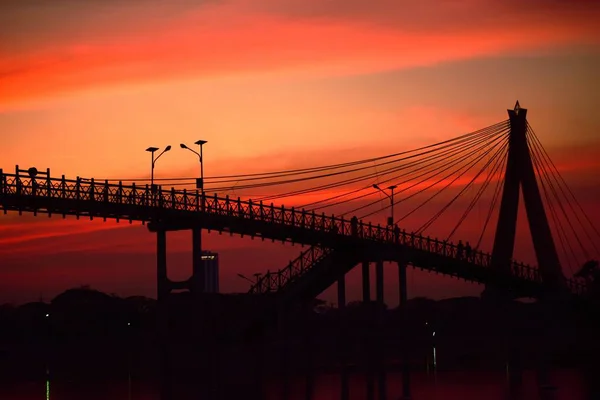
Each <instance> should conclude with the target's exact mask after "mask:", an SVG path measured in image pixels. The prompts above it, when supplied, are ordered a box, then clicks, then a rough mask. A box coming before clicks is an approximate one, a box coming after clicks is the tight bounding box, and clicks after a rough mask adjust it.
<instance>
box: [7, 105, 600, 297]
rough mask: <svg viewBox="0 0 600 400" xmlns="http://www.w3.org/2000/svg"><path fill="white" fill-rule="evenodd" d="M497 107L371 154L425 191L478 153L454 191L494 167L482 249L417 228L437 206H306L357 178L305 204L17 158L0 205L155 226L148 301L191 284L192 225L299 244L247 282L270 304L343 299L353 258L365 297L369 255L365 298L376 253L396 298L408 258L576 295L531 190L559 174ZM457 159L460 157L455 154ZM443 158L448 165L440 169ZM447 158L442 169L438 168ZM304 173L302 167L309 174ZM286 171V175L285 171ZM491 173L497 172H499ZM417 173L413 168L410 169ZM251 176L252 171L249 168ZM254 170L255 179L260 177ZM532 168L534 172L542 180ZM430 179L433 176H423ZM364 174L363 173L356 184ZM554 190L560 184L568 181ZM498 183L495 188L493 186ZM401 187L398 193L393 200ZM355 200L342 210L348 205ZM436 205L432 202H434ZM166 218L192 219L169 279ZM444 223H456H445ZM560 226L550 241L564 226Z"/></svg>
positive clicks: (536, 293) (512, 289) (511, 292)
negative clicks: (383, 214) (435, 134)
mask: <svg viewBox="0 0 600 400" xmlns="http://www.w3.org/2000/svg"><path fill="white" fill-rule="evenodd" d="M508 114H509V119H508V121H503V122H500V123H498V124H494V125H492V126H490V127H487V128H484V129H482V130H479V131H476V132H472V133H469V134H466V135H463V136H460V137H458V138H454V139H451V140H448V141H445V142H441V143H437V144H434V145H430V146H426V147H424V148H421V149H417V150H416V151H415V152H404V153H398V154H396V155H395V156H398V155H399V156H400V158H399V159H400V160H404V164H393V162H395V161H386V157H389V156H386V157H381V158H378V160H379V161H381V163H380V165H385V164H386V163H389V164H392V167H391V168H390V170H391V171H392V172H398V171H403V170H406V171H404V172H403V174H404V175H405V176H406V175H410V174H412V175H411V176H412V177H411V178H410V179H412V181H410V179H409V180H404V181H401V182H399V183H398V184H397V185H396V186H394V187H392V190H393V188H395V187H398V185H400V186H401V187H402V190H401V191H409V190H413V191H417V192H423V191H425V190H427V189H429V188H431V187H434V186H435V185H436V184H439V183H441V184H442V185H445V186H443V187H442V189H440V190H438V192H436V193H434V195H433V196H431V197H430V198H429V200H431V199H433V198H434V197H435V196H437V194H439V193H440V192H441V191H443V190H445V189H446V188H447V187H448V186H450V185H451V184H452V183H455V182H457V181H458V179H459V178H460V177H464V174H465V173H466V172H467V171H468V170H470V169H472V167H473V166H475V165H477V163H479V162H483V163H484V165H483V167H482V168H481V170H480V171H479V172H478V173H477V174H475V175H474V177H473V178H472V179H471V180H470V181H469V182H468V184H467V185H465V186H464V188H463V190H461V191H460V193H459V195H462V194H463V193H464V192H465V189H466V188H468V187H473V186H474V185H475V182H476V180H477V179H478V178H479V179H481V178H482V177H484V176H485V175H486V173H487V177H485V179H484V181H483V184H482V185H481V187H483V188H484V189H485V187H487V186H488V185H489V184H490V183H491V182H492V180H493V179H494V178H497V179H498V184H497V188H496V190H495V194H494V201H493V203H492V204H491V207H490V211H489V213H490V214H491V213H492V211H493V209H494V208H495V204H496V203H497V201H496V200H498V199H501V201H500V207H499V208H500V210H499V218H498V224H497V227H496V232H495V239H494V245H493V249H491V252H484V251H482V250H480V249H478V247H479V246H475V248H473V249H472V248H470V247H466V246H465V245H463V243H462V241H458V242H457V241H450V240H447V239H445V240H444V239H438V238H431V237H429V236H427V235H425V232H424V231H425V230H426V229H427V227H428V226H430V225H431V223H433V222H432V221H435V218H437V217H439V215H437V214H436V216H434V217H433V218H432V219H431V220H429V221H428V222H426V223H425V225H424V227H423V228H421V229H419V230H416V231H406V230H405V229H401V227H400V226H401V224H399V223H398V222H401V220H400V221H394V220H393V217H392V220H391V221H389V222H390V223H389V224H387V225H386V226H381V225H380V224H377V225H375V224H373V223H371V222H369V221H368V220H366V219H365V218H366V217H368V216H370V215H372V214H374V212H371V213H369V214H367V215H366V216H362V217H360V218H359V217H358V216H357V215H355V214H352V215H350V216H348V215H347V214H349V213H344V214H342V215H338V216H336V215H325V213H324V212H320V213H319V212H317V210H318V209H319V207H316V205H317V203H320V202H321V203H322V202H325V203H324V204H325V205H326V206H328V205H332V204H333V205H335V204H339V203H343V202H345V201H347V199H348V198H349V197H346V200H343V199H342V198H343V196H349V195H351V194H353V193H359V194H358V195H357V196H354V197H351V198H350V199H351V200H358V199H360V198H362V197H366V195H361V194H360V190H363V189H364V188H359V189H351V190H349V191H348V192H347V193H345V194H342V195H336V196H332V197H330V198H328V199H325V200H320V201H317V202H313V204H312V205H313V207H312V208H311V207H308V206H307V207H303V208H295V207H285V206H283V205H276V204H273V203H272V202H271V203H266V202H265V200H268V199H269V196H263V198H261V199H256V200H254V199H252V198H248V199H241V198H240V197H238V198H231V197H229V196H228V195H219V194H218V193H215V194H214V195H209V194H207V192H205V191H204V190H191V191H190V190H187V189H183V190H177V189H175V188H171V189H170V190H165V189H163V188H162V187H161V186H157V185H154V184H150V185H148V184H141V185H140V184H136V183H135V182H133V183H123V182H118V183H115V182H113V181H109V180H97V179H93V178H89V179H84V178H81V177H77V178H76V179H67V178H65V176H62V177H54V176H52V175H51V172H50V170H49V169H47V170H46V171H38V170H36V169H34V168H33V169H30V170H21V169H19V167H17V168H16V170H15V172H14V173H8V172H6V171H5V170H0V207H2V208H3V210H4V213H7V212H18V213H20V214H21V213H24V212H26V213H33V214H34V215H37V214H47V215H48V216H52V215H59V216H63V217H66V216H67V215H70V216H75V217H77V218H89V219H93V218H102V219H104V220H106V219H115V220H117V221H128V222H129V223H132V222H133V221H136V222H141V223H144V224H146V223H147V225H148V229H149V230H150V231H151V232H155V233H156V235H157V279H158V300H159V302H162V301H163V300H164V299H165V298H166V296H167V295H168V294H169V293H170V292H171V291H172V290H175V289H189V290H191V291H192V292H194V293H200V292H201V291H202V289H201V288H203V287H204V273H203V264H202V258H201V251H202V245H201V243H202V241H201V232H202V230H203V229H205V230H208V231H211V230H214V231H218V232H220V233H222V232H227V233H230V234H236V235H241V236H250V237H253V238H254V237H256V238H260V239H262V240H272V241H278V242H291V243H296V244H301V245H306V246H309V248H308V249H306V250H304V251H303V252H302V253H301V254H300V256H299V257H298V258H297V259H296V260H293V261H291V262H290V263H289V265H287V266H285V267H284V268H282V269H281V270H279V271H275V272H267V273H265V274H264V275H263V276H262V277H261V278H260V279H259V280H257V281H256V282H255V284H254V285H253V286H252V287H251V288H250V290H249V293H251V294H255V295H261V294H270V295H274V296H276V297H277V298H278V299H279V301H280V302H281V303H282V304H295V303H302V302H305V301H308V300H311V299H313V298H315V297H316V296H318V295H319V294H320V293H321V292H323V291H324V290H325V289H327V288H328V287H330V286H332V285H333V284H335V283H336V282H337V284H338V303H339V304H340V306H343V305H344V304H345V283H344V276H345V275H346V273H347V272H348V271H350V270H351V269H353V268H354V267H355V266H357V265H358V264H361V265H362V270H363V296H364V298H365V300H369V293H368V291H369V289H368V288H369V282H368V279H369V278H368V276H369V265H370V263H372V262H374V263H376V272H377V273H376V279H377V282H376V287H377V300H378V301H380V302H383V294H382V288H383V262H385V261H392V262H395V263H397V264H398V269H399V273H400V284H401V293H402V295H401V298H402V302H401V305H402V303H405V302H406V299H407V294H406V293H407V287H406V268H407V267H408V266H411V267H414V268H420V269H423V270H428V271H432V272H435V273H439V274H443V275H447V276H450V277H455V278H459V279H464V280H467V281H472V282H477V283H480V284H484V285H486V293H488V294H490V295H491V296H496V295H500V294H501V295H502V296H508V297H512V298H516V297H536V298H546V297H549V296H555V297H556V296H558V297H560V298H566V297H565V296H567V297H569V296H570V297H575V298H577V297H585V296H586V295H587V289H588V285H587V284H586V282H584V281H582V280H581V279H577V278H566V277H565V276H564V274H563V271H562V266H561V262H560V260H559V256H558V252H557V250H556V246H555V243H554V239H553V235H552V231H551V228H550V224H549V221H548V217H547V215H546V211H545V207H544V204H546V206H552V202H550V201H549V198H548V197H547V198H546V202H544V201H543V200H542V196H541V193H542V192H543V193H544V194H546V196H547V195H548V193H554V194H556V193H557V191H558V190H563V187H562V186H560V187H559V186H558V184H560V181H559V180H556V181H555V182H558V183H553V182H554V181H552V180H551V179H550V178H549V174H550V173H551V172H552V167H553V166H554V165H553V164H552V162H551V160H549V158H548V157H547V153H545V150H543V147H540V146H541V144H540V143H539V140H538V139H537V137H536V136H535V134H534V133H533V130H532V129H531V126H530V125H529V124H528V122H527V119H526V115H527V110H526V109H523V108H521V107H520V105H519V103H518V102H517V104H516V106H515V108H514V109H512V110H508ZM465 160H467V163H466V164H461V163H462V162H465ZM470 160H473V161H470ZM396 161H397V159H396ZM411 163H412V164H411ZM452 163H454V164H452ZM356 165H358V162H356V163H344V164H339V165H335V166H331V168H329V169H327V168H325V167H317V168H312V169H306V170H298V171H291V172H289V173H285V174H280V175H271V177H277V176H283V177H285V178H286V179H287V180H288V181H305V180H310V179H317V178H322V177H329V178H331V177H332V176H335V175H336V172H333V173H332V172H331V169H336V168H337V169H342V172H339V174H340V175H341V174H343V173H348V172H352V171H353V169H352V168H354V167H355V166H356ZM407 165H410V166H411V167H410V168H411V169H410V170H407V168H408V167H407ZM454 167H455V169H454V170H452V168H454ZM348 168H350V169H348ZM554 169H555V168H554ZM354 170H360V168H354ZM449 170H451V173H449V174H446V172H447V171H449ZM456 171H458V173H457V172H456ZM321 172H322V173H321ZM556 172H557V173H558V171H556ZM319 173H321V175H319ZM309 174H313V175H312V178H311V175H309ZM314 174H317V175H314ZM452 174H455V175H452ZM302 175H304V176H302ZM440 175H441V177H440ZM307 176H308V178H307ZM399 176H402V175H399ZM290 177H292V178H293V179H288V178H290ZM438 177H439V179H438ZM499 177H502V178H503V179H504V180H503V184H501V183H502V182H501V180H500V178H499ZM419 178H423V179H422V180H420V181H417V179H419ZM251 179H255V178H249V180H251ZM256 179H257V180H259V179H260V177H257V178H256ZM392 179H397V181H400V179H398V178H397V177H392V178H389V179H388V181H390V180H392ZM560 179H562V178H560ZM538 180H539V181H540V182H541V184H542V189H543V190H542V191H540V186H539V184H538ZM432 181H434V183H433V184H431V183H429V182H432ZM216 182H217V183H219V182H227V179H221V180H216ZM357 182H358V183H360V182H361V179H357V178H349V179H345V180H338V181H337V182H334V183H326V184H321V185H317V186H313V187H312V188H310V189H309V191H318V190H323V189H328V188H332V187H337V186H340V185H342V184H352V183H357ZM384 182H385V181H384ZM411 182H413V183H411ZM447 182H449V183H447ZM152 183H153V182H152ZM393 183H396V182H393ZM563 183H564V181H563ZM253 185H255V184H254V183H249V184H248V185H247V187H250V188H251V187H254V186H253ZM551 185H553V186H551ZM565 185H566V183H565ZM369 186H371V185H367V187H369ZM565 187H566V186H565ZM216 189H217V190H215V191H218V190H219V189H222V188H218V187H217V188H216ZM377 189H379V188H377ZM521 190H522V193H523V199H524V202H525V207H526V210H527V218H528V222H529V227H530V231H531V234H532V239H533V244H534V250H535V253H536V258H537V261H538V266H537V267H534V266H530V265H526V264H525V263H522V262H519V261H517V260H514V259H513V250H514V242H515V233H516V223H517V212H518V205H519V197H520V191H521ZM565 190H569V189H568V187H566V189H565ZM500 191H502V195H501V196H500ZM481 192H482V191H481V190H479V191H478V192H477V194H476V195H475V198H474V199H472V200H471V202H470V204H469V209H468V210H466V211H465V213H464V214H463V216H462V217H461V220H460V221H459V223H458V225H460V223H462V222H463V221H464V219H465V218H466V217H467V216H468V214H469V211H470V210H472V208H473V206H474V205H475V203H476V202H477V201H478V200H479V198H480V197H481ZM569 192H570V190H569ZM302 193H307V191H306V189H302V190H296V191H292V192H290V193H286V194H284V195H283V196H282V197H284V196H289V195H294V194H302ZM392 193H393V192H392ZM570 193H571V194H572V192H570ZM413 195H414V194H411V195H407V196H404V198H403V199H401V200H400V201H403V200H405V199H406V198H407V197H411V196H413ZM274 197H277V196H274ZM388 197H390V196H388ZM457 197H458V196H456V197H454V198H453V199H452V200H450V202H449V203H450V204H449V205H451V204H452V203H454V201H455V200H456V199H457ZM390 199H391V204H390V208H391V209H392V215H393V206H394V205H395V204H397V203H398V202H400V201H398V202H395V201H394V198H393V195H392V197H390ZM429 200H427V201H429ZM575 201H576V199H575ZM555 205H556V203H555ZM559 206H560V207H562V205H559ZM364 207H365V206H361V207H358V208H356V209H354V210H352V211H359V210H361V209H362V208H364ZM446 208H447V207H446ZM446 208H444V209H442V210H441V212H440V214H441V213H443V212H444V211H445V209H446ZM563 211H564V209H563ZM555 213H556V209H554V208H551V215H552V216H554V215H555ZM585 217H586V218H587V216H585ZM488 221H489V215H488ZM588 221H589V219H588ZM458 225H457V227H458ZM486 226H487V221H486ZM592 228H593V227H592ZM484 229H485V228H484ZM594 229H595V228H594ZM175 230H190V231H192V240H193V261H192V264H193V265H192V267H193V268H192V275H191V278H190V279H189V280H187V281H184V282H172V281H170V280H169V279H168V278H167V263H166V247H167V241H166V238H167V236H166V234H167V232H168V231H175ZM455 231H456V228H455V229H454V230H453V233H454V232H455ZM561 232H562V234H561V243H562V235H564V230H563V231H561ZM586 232H587V231H586ZM596 232H597V231H596ZM450 236H452V235H450Z"/></svg>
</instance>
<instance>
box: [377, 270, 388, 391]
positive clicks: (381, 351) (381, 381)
mask: <svg viewBox="0 0 600 400" xmlns="http://www.w3.org/2000/svg"><path fill="white" fill-rule="evenodd" d="M375 283H376V291H377V293H376V296H377V333H378V335H377V336H379V338H378V339H379V340H377V343H376V351H377V392H378V393H379V400H386V398H387V385H386V378H387V377H386V373H385V344H384V343H385V335H384V329H385V326H384V315H385V312H384V309H383V304H384V303H383V261H382V260H377V263H376V265H375Z"/></svg>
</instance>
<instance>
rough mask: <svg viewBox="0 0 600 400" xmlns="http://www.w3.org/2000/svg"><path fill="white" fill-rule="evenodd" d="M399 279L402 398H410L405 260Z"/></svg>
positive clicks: (402, 263) (406, 399)
mask: <svg viewBox="0 0 600 400" xmlns="http://www.w3.org/2000/svg"><path fill="white" fill-rule="evenodd" d="M398 280H399V282H398V283H399V288H400V304H399V308H400V318H401V322H402V323H401V324H400V326H401V327H402V328H401V329H402V332H400V337H401V338H402V343H401V348H402V355H401V360H402V400H409V399H410V362H409V359H408V340H407V339H408V334H407V330H406V327H407V326H408V318H407V312H408V307H407V306H408V282H407V280H406V263H405V262H403V261H399V262H398Z"/></svg>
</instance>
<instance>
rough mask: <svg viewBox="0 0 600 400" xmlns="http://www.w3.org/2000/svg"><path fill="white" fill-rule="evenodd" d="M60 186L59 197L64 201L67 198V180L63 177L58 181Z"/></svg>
mask: <svg viewBox="0 0 600 400" xmlns="http://www.w3.org/2000/svg"><path fill="white" fill-rule="evenodd" d="M60 186H62V187H61V189H62V190H61V197H62V198H63V199H66V198H67V180H66V179H65V176H64V175H63V176H62V177H61V179H60Z"/></svg>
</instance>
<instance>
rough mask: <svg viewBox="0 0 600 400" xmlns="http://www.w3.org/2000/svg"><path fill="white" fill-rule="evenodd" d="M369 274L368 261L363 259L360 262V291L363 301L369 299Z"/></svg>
mask: <svg viewBox="0 0 600 400" xmlns="http://www.w3.org/2000/svg"><path fill="white" fill-rule="evenodd" d="M370 278H371V276H370V271H369V262H368V261H363V263H362V292H363V301H364V302H365V303H367V302H369V301H371V279H370Z"/></svg>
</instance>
